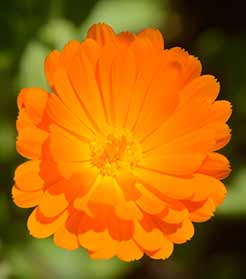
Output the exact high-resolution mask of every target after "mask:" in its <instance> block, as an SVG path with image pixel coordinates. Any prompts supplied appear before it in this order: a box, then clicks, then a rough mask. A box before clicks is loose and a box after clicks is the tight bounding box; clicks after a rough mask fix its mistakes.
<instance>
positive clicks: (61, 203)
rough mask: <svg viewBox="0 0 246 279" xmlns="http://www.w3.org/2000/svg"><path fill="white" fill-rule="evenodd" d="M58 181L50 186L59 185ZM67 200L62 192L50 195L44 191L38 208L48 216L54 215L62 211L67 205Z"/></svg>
mask: <svg viewBox="0 0 246 279" xmlns="http://www.w3.org/2000/svg"><path fill="white" fill-rule="evenodd" d="M59 184H60V183H59V182H58V183H57V184H54V185H52V186H51V187H59ZM68 204H69V203H68V201H67V200H66V198H65V195H64V194H60V195H52V194H50V193H49V192H48V191H45V192H44V194H43V196H42V199H41V200H40V202H39V206H38V207H39V210H40V211H41V212H42V213H43V214H44V215H45V216H46V217H48V218H51V217H55V216H57V215H58V214H60V213H61V212H63V211H64V210H65V209H66V208H67V206H68Z"/></svg>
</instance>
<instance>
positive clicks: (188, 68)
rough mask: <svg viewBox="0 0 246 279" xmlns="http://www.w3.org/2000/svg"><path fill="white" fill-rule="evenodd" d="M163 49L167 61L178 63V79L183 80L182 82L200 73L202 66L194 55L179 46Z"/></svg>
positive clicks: (184, 82)
mask: <svg viewBox="0 0 246 279" xmlns="http://www.w3.org/2000/svg"><path fill="white" fill-rule="evenodd" d="M165 51H166V53H167V59H168V61H169V63H170V64H178V65H179V67H180V71H181V73H180V79H181V80H182V81H183V84H186V83H187V82H189V81H191V80H192V79H193V78H196V77H198V76H200V75H201V70H202V66H201V63H200V61H199V60H198V59H197V58H196V57H194V56H192V55H190V54H189V53H188V52H187V51H185V50H184V49H182V48H180V47H173V48H171V49H168V50H165Z"/></svg>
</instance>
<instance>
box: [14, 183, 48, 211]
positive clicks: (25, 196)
mask: <svg viewBox="0 0 246 279" xmlns="http://www.w3.org/2000/svg"><path fill="white" fill-rule="evenodd" d="M12 196H13V201H14V203H15V204H16V205H17V206H19V207H22V208H29V207H34V206H36V205H38V204H39V202H40V200H41V198H42V196H43V191H42V190H38V191H32V192H24V191H21V190H19V189H18V188H16V187H15V186H13V188H12Z"/></svg>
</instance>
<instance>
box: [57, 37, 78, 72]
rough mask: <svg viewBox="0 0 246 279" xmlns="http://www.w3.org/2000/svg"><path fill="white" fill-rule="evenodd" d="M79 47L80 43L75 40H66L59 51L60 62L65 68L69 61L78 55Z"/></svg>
mask: <svg viewBox="0 0 246 279" xmlns="http://www.w3.org/2000/svg"><path fill="white" fill-rule="evenodd" d="M80 49H81V43H80V42H79V41H77V40H72V41H70V42H68V43H67V44H66V45H65V46H64V47H63V49H62V52H61V56H60V59H61V63H62V64H63V65H64V66H65V67H66V68H67V66H68V65H69V64H70V63H71V61H72V60H73V59H74V58H75V56H76V55H78V53H79V51H80Z"/></svg>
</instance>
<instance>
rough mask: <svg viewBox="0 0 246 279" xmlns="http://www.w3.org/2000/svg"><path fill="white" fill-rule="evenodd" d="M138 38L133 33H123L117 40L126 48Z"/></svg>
mask: <svg viewBox="0 0 246 279" xmlns="http://www.w3.org/2000/svg"><path fill="white" fill-rule="evenodd" d="M135 38H136V35H135V34H133V33H132V32H128V31H125V32H121V33H119V34H118V35H117V39H118V41H119V42H120V43H121V44H124V45H126V46H128V45H130V44H131V43H132V42H133V41H134V40H135Z"/></svg>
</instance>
